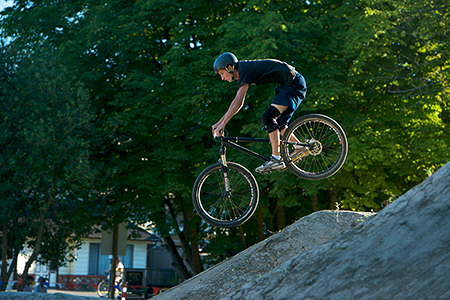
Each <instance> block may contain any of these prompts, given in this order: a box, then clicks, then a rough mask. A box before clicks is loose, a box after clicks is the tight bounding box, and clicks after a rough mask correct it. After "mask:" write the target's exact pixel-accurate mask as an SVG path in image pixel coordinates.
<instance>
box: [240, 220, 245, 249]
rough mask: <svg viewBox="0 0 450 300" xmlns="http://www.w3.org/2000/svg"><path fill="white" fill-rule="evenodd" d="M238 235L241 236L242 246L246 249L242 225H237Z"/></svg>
mask: <svg viewBox="0 0 450 300" xmlns="http://www.w3.org/2000/svg"><path fill="white" fill-rule="evenodd" d="M239 237H240V238H241V243H242V245H243V246H244V249H247V245H246V243H245V235H244V227H243V226H242V225H240V226H239Z"/></svg>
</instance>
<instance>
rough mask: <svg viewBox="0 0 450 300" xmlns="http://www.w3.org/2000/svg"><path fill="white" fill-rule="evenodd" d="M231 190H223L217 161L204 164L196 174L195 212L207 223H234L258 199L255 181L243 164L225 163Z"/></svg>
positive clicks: (244, 218)
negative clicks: (212, 163) (207, 165)
mask: <svg viewBox="0 0 450 300" xmlns="http://www.w3.org/2000/svg"><path fill="white" fill-rule="evenodd" d="M227 165H228V168H226V169H227V170H228V172H227V176H228V179H229V183H230V188H231V192H228V193H227V192H226V191H225V182H224V171H223V168H222V165H221V164H220V163H216V164H214V165H211V166H209V167H207V168H206V169H205V170H203V171H202V172H201V173H200V175H199V176H198V177H197V179H196V180H195V183H194V188H193V190H192V200H193V203H194V207H195V210H196V211H197V213H198V214H199V216H200V217H201V218H202V219H203V220H204V221H205V222H207V223H208V224H210V225H213V226H217V227H221V228H231V227H236V226H239V225H241V224H243V223H244V222H246V221H247V220H248V219H249V218H250V217H251V216H252V215H253V213H254V212H255V210H256V208H257V206H258V201H259V187H258V183H257V181H256V179H255V177H254V176H253V174H252V173H250V171H249V170H247V169H246V168H245V167H243V166H241V165H239V164H237V163H233V162H228V163H227Z"/></svg>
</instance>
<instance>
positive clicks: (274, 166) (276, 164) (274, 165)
mask: <svg viewBox="0 0 450 300" xmlns="http://www.w3.org/2000/svg"><path fill="white" fill-rule="evenodd" d="M285 167H286V166H285V164H284V162H283V159H282V158H280V159H276V158H275V157H273V156H272V157H271V158H270V159H269V160H268V161H266V162H265V163H264V164H263V165H262V166H259V167H257V168H256V169H255V171H256V172H258V173H261V174H264V173H269V172H270V171H274V170H279V169H284V168H285Z"/></svg>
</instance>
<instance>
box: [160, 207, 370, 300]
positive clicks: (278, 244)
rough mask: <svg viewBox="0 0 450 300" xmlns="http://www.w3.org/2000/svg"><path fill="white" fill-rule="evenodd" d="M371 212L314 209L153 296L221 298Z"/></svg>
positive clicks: (192, 299) (337, 233) (355, 222)
mask: <svg viewBox="0 0 450 300" xmlns="http://www.w3.org/2000/svg"><path fill="white" fill-rule="evenodd" d="M371 215H372V214H370V213H357V212H348V211H320V212H316V213H314V214H311V215H309V216H306V217H304V218H302V219H300V220H299V221H297V222H296V223H294V224H293V225H291V226H288V227H286V228H285V229H283V230H282V231H281V232H279V233H277V234H275V235H273V236H271V237H269V238H268V239H266V240H264V241H262V242H261V243H259V244H257V245H254V246H252V247H250V248H248V249H246V250H244V251H242V252H240V253H239V254H237V255H235V256H234V257H232V258H230V259H228V260H226V261H223V262H222V263H220V264H218V265H216V266H214V267H212V268H209V269H208V270H206V271H204V272H202V273H201V274H199V275H197V276H196V277H194V278H191V279H189V280H187V281H185V282H183V283H181V284H179V285H177V286H176V287H174V288H172V289H170V290H168V291H166V292H164V293H163V294H161V295H158V296H157V297H155V298H152V299H158V300H161V299H167V300H169V299H170V300H174V299H183V300H188V299H189V300H198V299H202V300H207V299H211V300H213V299H214V300H215V299H221V298H223V297H226V296H227V295H228V294H230V293H233V292H235V291H237V290H239V289H240V288H241V287H242V286H244V285H245V284H247V283H250V282H253V281H254V280H256V279H258V278H260V277H261V276H263V275H264V274H266V273H267V272H269V271H271V270H273V269H274V268H276V267H278V266H280V265H281V264H283V263H284V262H286V261H288V260H290V259H292V258H293V257H295V256H296V255H298V254H300V253H304V252H306V251H309V250H311V249H312V248H313V247H315V246H317V245H320V244H323V243H325V242H327V241H330V240H332V239H334V238H336V237H338V236H340V235H342V234H343V233H344V232H346V231H348V230H350V229H352V228H354V227H356V226H358V225H359V224H360V223H361V222H363V221H365V220H367V219H368V218H369V217H370V216H371ZM249 299H251V298H249ZM253 299H257V298H253Z"/></svg>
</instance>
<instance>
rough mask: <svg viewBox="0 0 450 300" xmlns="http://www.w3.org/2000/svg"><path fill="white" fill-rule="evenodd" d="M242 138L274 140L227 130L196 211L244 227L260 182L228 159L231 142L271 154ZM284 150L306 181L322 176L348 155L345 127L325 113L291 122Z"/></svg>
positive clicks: (200, 183) (216, 222)
mask: <svg viewBox="0 0 450 300" xmlns="http://www.w3.org/2000/svg"><path fill="white" fill-rule="evenodd" d="M239 142H258V143H267V142H270V141H269V139H259V138H246V137H228V136H226V134H224V135H222V136H221V137H220V159H219V162H217V163H215V164H213V165H210V166H208V167H207V168H206V169H204V170H203V171H202V172H201V173H200V175H199V176H198V177H197V179H196V180H195V183H194V187H193V190H192V199H193V203H194V208H195V210H196V211H197V213H198V214H199V215H200V217H201V218H202V219H203V220H204V221H205V222H207V223H209V224H210V225H213V226H217V227H222V228H231V227H236V226H239V225H241V224H243V223H244V222H246V221H247V220H248V219H250V217H251V216H252V215H253V213H254V212H255V210H256V208H257V206H258V202H259V187H258V183H257V181H256V179H255V177H254V176H253V174H252V173H251V172H250V171H249V170H248V169H246V168H245V167H244V166H242V165H240V164H237V163H235V162H228V161H227V159H226V147H231V148H234V149H236V150H239V151H241V152H243V153H245V154H247V155H250V156H253V157H255V158H257V159H260V160H263V161H268V160H269V158H267V157H264V156H262V155H260V154H258V153H256V152H254V151H252V150H250V149H247V148H245V147H243V146H241V145H238V143H239ZM294 146H297V147H300V146H301V147H304V150H303V151H302V152H301V153H295V152H296V150H295V148H294ZM280 150H281V151H280V155H281V157H282V158H283V161H284V162H285V164H286V167H287V169H289V170H290V171H291V172H292V173H293V174H295V175H297V176H298V177H300V178H303V179H307V180H322V179H326V178H329V177H331V176H332V175H334V174H335V173H336V172H337V171H339V169H340V168H341V167H342V165H343V164H344V162H345V159H346V158H347V152H348V142H347V137H346V135H345V132H344V130H343V129H342V128H341V126H340V125H339V124H338V123H337V122H336V121H335V120H333V119H332V118H330V117H328V116H325V115H320V114H310V115H305V116H302V117H300V118H298V119H296V120H295V121H294V122H292V124H291V125H289V127H288V128H287V129H286V132H285V134H284V136H283V138H282V139H281V141H280ZM294 153H295V154H294ZM283 171H284V170H283Z"/></svg>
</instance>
